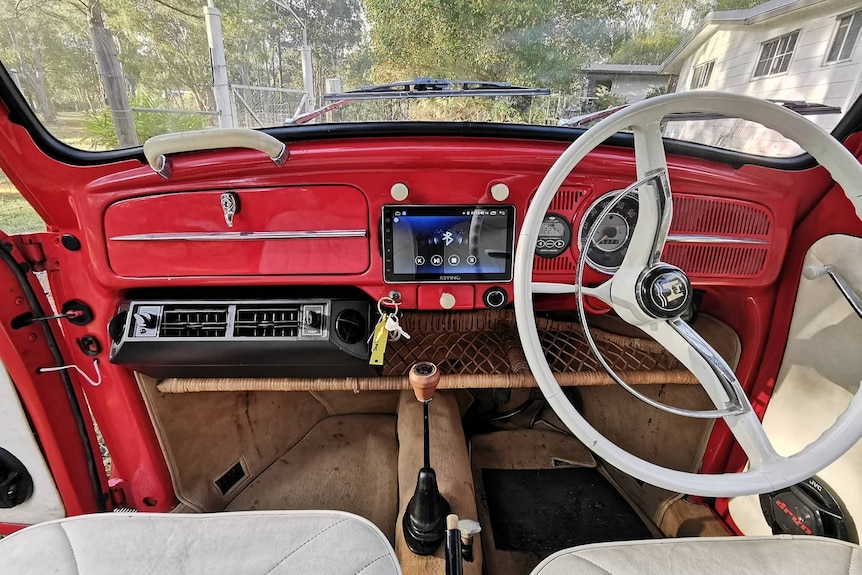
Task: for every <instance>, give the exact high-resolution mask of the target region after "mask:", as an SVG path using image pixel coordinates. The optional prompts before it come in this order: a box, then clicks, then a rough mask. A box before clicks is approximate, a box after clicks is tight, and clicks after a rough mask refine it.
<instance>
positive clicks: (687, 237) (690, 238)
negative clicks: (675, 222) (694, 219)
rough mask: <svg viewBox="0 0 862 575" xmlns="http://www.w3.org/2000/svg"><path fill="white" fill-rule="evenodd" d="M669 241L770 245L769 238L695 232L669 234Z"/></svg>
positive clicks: (679, 242) (680, 242) (678, 242)
mask: <svg viewBox="0 0 862 575" xmlns="http://www.w3.org/2000/svg"><path fill="white" fill-rule="evenodd" d="M667 241H668V242H674V243H677V244H743V245H753V246H765V245H769V240H761V239H757V238H740V237H734V236H710V235H695V234H668V236H667Z"/></svg>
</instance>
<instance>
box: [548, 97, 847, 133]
mask: <svg viewBox="0 0 862 575" xmlns="http://www.w3.org/2000/svg"><path fill="white" fill-rule="evenodd" d="M766 101H767V102H772V103H773V104H777V105H779V106H783V107H785V108H787V109H789V110H793V111H794V112H796V113H797V114H799V115H800V116H819V115H825V114H840V113H841V108H839V107H838V106H827V105H826V104H817V103H810V102H805V101H804V100H772V99H767V100H766ZM629 105H630V104H623V105H621V106H614V107H612V108H608V109H606V110H600V111H598V112H593V113H591V114H583V115H581V116H575V117H574V118H564V119H562V120H560V122H559V125H560V126H565V127H568V128H580V127H583V126H586V125H587V124H590V123H592V122H596V121H598V120H602V119H604V118H606V117H608V116H610V115H611V114H613V113H614V112H616V111H617V110H622V109H623V108H626V107H628V106H629ZM728 117H729V116H725V115H723V114H716V113H714V112H677V113H673V114H668V115H667V116H665V118H664V119H665V120H666V121H668V122H689V121H693V120H720V119H723V118H728Z"/></svg>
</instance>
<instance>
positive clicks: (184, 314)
mask: <svg viewBox="0 0 862 575" xmlns="http://www.w3.org/2000/svg"><path fill="white" fill-rule="evenodd" d="M228 313H229V306H227V305H203V306H200V305H191V306H186V305H165V306H163V307H162V310H161V318H160V319H161V321H160V322H159V331H158V333H159V337H181V338H210V337H224V336H225V335H227V329H228ZM137 315H138V314H136V317H135V319H136V320H137Z"/></svg>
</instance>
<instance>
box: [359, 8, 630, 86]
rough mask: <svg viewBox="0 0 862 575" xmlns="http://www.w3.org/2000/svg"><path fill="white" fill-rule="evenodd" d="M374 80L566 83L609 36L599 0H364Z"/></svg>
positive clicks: (610, 12) (607, 12) (609, 12)
mask: <svg viewBox="0 0 862 575" xmlns="http://www.w3.org/2000/svg"><path fill="white" fill-rule="evenodd" d="M365 8H366V14H367V18H368V22H369V24H370V26H371V32H370V36H371V37H370V41H371V52H372V56H373V61H374V70H373V72H372V76H373V80H374V81H375V82H387V81H393V80H403V79H411V78H414V77H417V76H434V77H441V78H457V79H478V80H505V81H509V82H513V83H522V84H529V85H540V86H543V87H550V88H555V89H557V90H563V91H570V90H572V89H573V87H575V86H576V85H577V83H578V80H579V76H580V73H579V70H580V66H581V65H582V64H583V63H584V62H585V61H587V59H588V58H589V55H590V54H592V53H594V52H595V50H596V48H597V47H598V48H601V47H602V46H606V45H607V44H608V43H609V42H611V41H612V39H613V37H614V34H616V29H615V27H614V25H613V20H609V19H607V18H606V17H608V16H617V15H619V14H618V12H617V5H616V4H614V3H608V2H602V1H601V0H535V1H532V2H521V1H519V0H448V1H439V0H365Z"/></svg>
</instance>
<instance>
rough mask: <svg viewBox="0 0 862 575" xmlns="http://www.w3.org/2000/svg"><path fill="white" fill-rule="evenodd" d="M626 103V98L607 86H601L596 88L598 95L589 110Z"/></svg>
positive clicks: (593, 110)
mask: <svg viewBox="0 0 862 575" xmlns="http://www.w3.org/2000/svg"><path fill="white" fill-rule="evenodd" d="M625 103H626V99H625V98H623V97H622V96H620V95H618V94H614V93H612V92H611V91H610V89H609V88H608V87H607V86H599V87H597V88H596V96H595V99H594V100H593V102H592V105H591V106H590V110H588V112H598V111H600V110H607V109H608V108H613V107H616V106H622V105H623V104H625Z"/></svg>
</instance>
